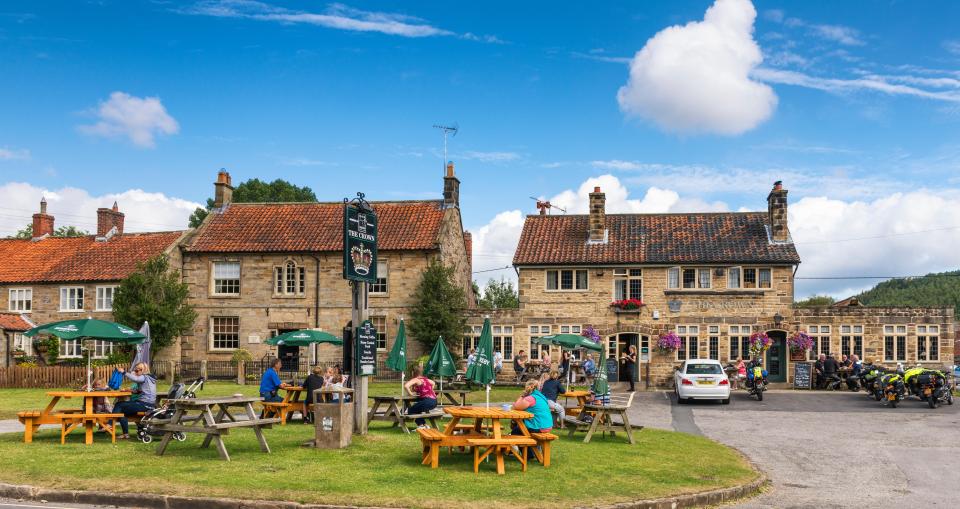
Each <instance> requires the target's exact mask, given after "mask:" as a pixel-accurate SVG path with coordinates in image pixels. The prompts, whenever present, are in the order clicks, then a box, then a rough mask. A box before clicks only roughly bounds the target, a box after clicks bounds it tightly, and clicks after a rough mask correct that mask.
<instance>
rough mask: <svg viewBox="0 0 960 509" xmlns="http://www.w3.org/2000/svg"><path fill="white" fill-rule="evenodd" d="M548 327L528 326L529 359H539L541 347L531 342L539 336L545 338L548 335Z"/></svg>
mask: <svg viewBox="0 0 960 509" xmlns="http://www.w3.org/2000/svg"><path fill="white" fill-rule="evenodd" d="M550 330H551V329H550V326H549V325H531V326H530V345H529V346H530V358H531V359H539V358H540V349H541V348H542V346H540V345H538V344H536V343H534V342H533V340H534V339H536V338H539V337H540V336H546V335H547V334H550Z"/></svg>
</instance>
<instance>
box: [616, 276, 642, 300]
mask: <svg viewBox="0 0 960 509" xmlns="http://www.w3.org/2000/svg"><path fill="white" fill-rule="evenodd" d="M626 299H637V300H643V270H642V269H628V268H619V269H613V300H626Z"/></svg>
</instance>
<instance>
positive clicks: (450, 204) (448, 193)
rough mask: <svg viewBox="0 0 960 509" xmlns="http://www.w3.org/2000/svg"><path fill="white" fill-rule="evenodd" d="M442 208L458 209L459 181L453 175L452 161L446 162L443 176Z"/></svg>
mask: <svg viewBox="0 0 960 509" xmlns="http://www.w3.org/2000/svg"><path fill="white" fill-rule="evenodd" d="M443 208H445V209H449V208H460V180H459V179H458V178H457V177H456V175H454V173H453V161H447V174H446V175H444V176H443Z"/></svg>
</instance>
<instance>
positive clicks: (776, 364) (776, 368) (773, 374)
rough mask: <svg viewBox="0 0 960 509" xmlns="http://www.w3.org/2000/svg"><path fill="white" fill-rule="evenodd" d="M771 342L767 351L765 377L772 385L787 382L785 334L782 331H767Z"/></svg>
mask: <svg viewBox="0 0 960 509" xmlns="http://www.w3.org/2000/svg"><path fill="white" fill-rule="evenodd" d="M767 335H768V336H770V339H771V340H773V342H772V343H771V344H770V349H769V350H767V359H766V361H767V375H768V379H769V380H770V382H772V383H784V382H786V381H787V333H786V332H784V331H782V330H772V331H767Z"/></svg>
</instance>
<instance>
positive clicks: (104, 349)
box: [93, 339, 113, 359]
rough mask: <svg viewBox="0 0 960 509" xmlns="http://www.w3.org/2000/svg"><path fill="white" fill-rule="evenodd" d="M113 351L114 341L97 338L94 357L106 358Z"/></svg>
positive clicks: (94, 344)
mask: <svg viewBox="0 0 960 509" xmlns="http://www.w3.org/2000/svg"><path fill="white" fill-rule="evenodd" d="M112 353H113V343H112V342H110V341H102V340H99V339H98V340H96V341H94V342H93V358H94V359H105V358H107V357H109V356H110V354H112Z"/></svg>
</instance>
